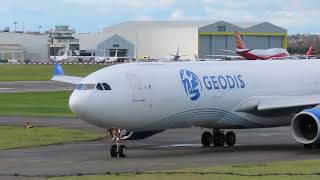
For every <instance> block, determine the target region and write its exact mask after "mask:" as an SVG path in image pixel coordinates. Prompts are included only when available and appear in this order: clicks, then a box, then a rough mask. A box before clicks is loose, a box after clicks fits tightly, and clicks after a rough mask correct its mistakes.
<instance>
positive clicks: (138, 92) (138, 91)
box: [127, 74, 145, 101]
mask: <svg viewBox="0 0 320 180" xmlns="http://www.w3.org/2000/svg"><path fill="white" fill-rule="evenodd" d="M127 77H128V79H129V82H130V85H131V89H132V92H133V97H132V98H133V101H145V97H144V93H143V87H142V85H141V82H140V80H139V78H138V77H137V75H135V74H128V75H127Z"/></svg>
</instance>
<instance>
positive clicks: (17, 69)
mask: <svg viewBox="0 0 320 180" xmlns="http://www.w3.org/2000/svg"><path fill="white" fill-rule="evenodd" d="M62 67H63V69H64V72H65V74H67V75H72V76H80V77H84V76H86V75H88V74H90V73H92V72H94V71H97V70H99V69H101V68H104V67H105V66H104V65H98V64H94V65H91V64H90V65H82V64H74V65H62ZM52 75H53V65H17V64H11V65H10V64H3V65H0V81H48V80H50V79H51V77H52Z"/></svg>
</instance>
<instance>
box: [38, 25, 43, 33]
mask: <svg viewBox="0 0 320 180" xmlns="http://www.w3.org/2000/svg"><path fill="white" fill-rule="evenodd" d="M38 28H39V33H40V34H41V28H42V26H38Z"/></svg>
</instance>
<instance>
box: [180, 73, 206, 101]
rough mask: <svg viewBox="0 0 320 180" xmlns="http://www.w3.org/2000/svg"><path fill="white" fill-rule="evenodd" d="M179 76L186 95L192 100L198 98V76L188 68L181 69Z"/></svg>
mask: <svg viewBox="0 0 320 180" xmlns="http://www.w3.org/2000/svg"><path fill="white" fill-rule="evenodd" d="M180 77H181V81H182V84H183V87H184V89H185V91H186V93H187V95H188V96H190V97H191V98H190V99H191V100H192V101H195V100H197V99H199V98H200V92H201V91H202V85H201V82H200V79H199V78H198V76H197V75H196V74H194V73H193V72H191V71H189V70H186V69H182V70H180Z"/></svg>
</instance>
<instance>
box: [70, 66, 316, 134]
mask: <svg viewBox="0 0 320 180" xmlns="http://www.w3.org/2000/svg"><path fill="white" fill-rule="evenodd" d="M318 67H320V61H312V62H310V61H304V60H300V61H294V60H290V61H288V60H281V61H276V60H274V61H236V62H178V63H174V62H171V63H150V62H149V63H129V64H121V65H115V66H111V67H107V68H104V69H102V70H99V71H97V72H95V73H93V74H91V75H89V76H88V77H86V78H84V79H83V81H82V82H81V84H91V85H96V84H97V83H107V84H108V85H109V86H110V87H111V90H97V89H96V88H91V89H89V90H77V89H76V90H75V91H74V92H73V93H72V95H71V97H70V101H69V104H70V107H71V109H72V111H73V112H75V113H76V114H77V115H78V116H80V117H81V118H82V119H83V120H85V121H87V122H89V123H91V124H95V125H97V126H100V127H104V128H113V127H115V128H121V129H127V130H134V131H144V130H164V129H170V128H185V127H191V126H197V127H208V128H216V129H236V128H265V127H277V126H288V125H290V123H291V119H292V117H293V114H288V113H287V112H281V111H279V112H277V113H276V114H273V113H271V114H265V115H263V116H261V115H254V114H252V113H243V112H236V111H234V109H236V107H237V106H238V105H239V104H240V103H241V102H243V101H245V100H246V99H248V98H250V97H263V96H298V95H300V96H302V95H314V94H319V93H320V80H319V78H318V77H320V71H319V68H318ZM306 69H308V71H306ZM284 70H285V71H284ZM92 87H93V86H92Z"/></svg>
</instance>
